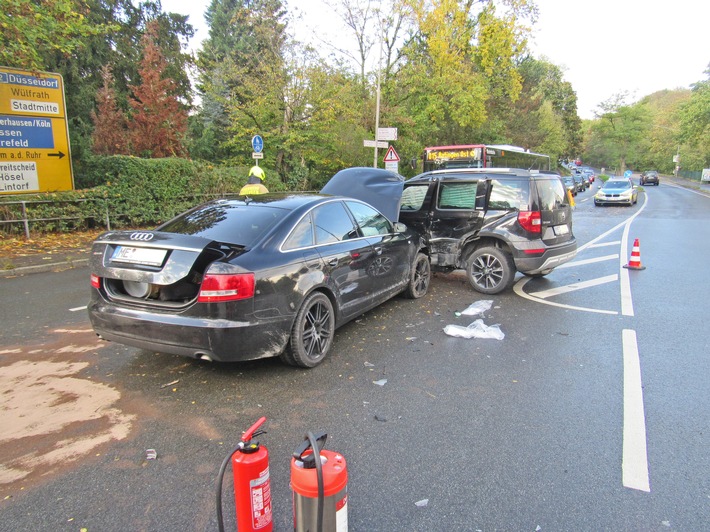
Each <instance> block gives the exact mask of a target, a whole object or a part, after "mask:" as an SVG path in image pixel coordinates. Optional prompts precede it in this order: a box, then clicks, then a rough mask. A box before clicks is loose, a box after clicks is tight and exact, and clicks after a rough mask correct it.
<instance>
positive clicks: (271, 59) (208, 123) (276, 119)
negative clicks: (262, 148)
mask: <svg viewBox="0 0 710 532" xmlns="http://www.w3.org/2000/svg"><path fill="white" fill-rule="evenodd" d="M284 16H285V10H284V8H283V6H282V4H281V2H280V0H253V1H246V0H212V3H211V4H210V7H209V8H208V10H207V13H206V15H205V19H206V20H207V22H208V24H209V25H210V32H209V37H208V38H207V40H206V41H205V43H204V46H203V49H202V50H201V51H200V52H199V54H198V69H199V80H200V83H199V86H198V88H199V90H200V92H201V93H202V102H203V108H202V112H201V113H200V116H201V118H202V120H203V124H204V125H203V127H202V128H201V130H202V131H203V132H204V133H205V134H209V135H211V136H212V137H213V138H215V139H216V140H217V142H218V146H219V148H218V149H219V151H218V155H220V156H221V157H223V158H224V159H230V160H237V159H239V160H248V158H249V157H250V156H251V148H250V143H249V139H250V138H251V137H252V136H253V135H255V134H257V133H258V134H260V135H262V136H264V138H265V139H268V140H267V142H269V144H268V145H269V146H270V147H276V146H280V144H279V142H278V141H279V135H280V134H282V133H283V128H284V127H285V123H284V120H285V119H286V115H285V99H284V98H285V90H286V85H287V83H288V76H287V72H286V70H285V52H284V50H285V46H286V39H287V35H286V24H285V23H284V22H283V18H284ZM266 157H267V161H268V159H269V158H271V157H273V162H274V164H276V163H277V162H278V161H283V160H284V157H283V154H282V153H278V152H276V153H275V151H266ZM265 162H266V161H265ZM278 164H279V166H280V163H278ZM282 170H283V168H279V173H281V171H282Z"/></svg>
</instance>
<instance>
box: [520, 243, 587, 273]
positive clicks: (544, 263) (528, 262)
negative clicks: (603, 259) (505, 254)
mask: <svg viewBox="0 0 710 532" xmlns="http://www.w3.org/2000/svg"><path fill="white" fill-rule="evenodd" d="M576 255H577V240H576V239H575V240H572V241H570V242H565V243H564V244H562V245H560V246H556V247H554V248H549V249H547V250H546V251H545V252H544V253H542V255H538V256H535V257H530V256H529V255H526V254H525V253H524V252H523V251H522V250H516V251H515V256H514V257H513V260H514V261H515V269H516V270H518V271H519V272H521V273H524V274H527V275H535V274H538V273H544V272H548V271H550V270H552V269H554V268H557V266H559V265H560V264H564V263H565V262H569V261H571V260H572V259H573V258H574V257H575V256H576Z"/></svg>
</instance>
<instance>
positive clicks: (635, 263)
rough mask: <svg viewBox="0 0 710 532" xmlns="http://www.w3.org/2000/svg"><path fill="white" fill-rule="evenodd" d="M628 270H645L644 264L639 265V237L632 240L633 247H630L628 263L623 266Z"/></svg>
mask: <svg viewBox="0 0 710 532" xmlns="http://www.w3.org/2000/svg"><path fill="white" fill-rule="evenodd" d="M624 268H628V269H629V270H645V269H646V266H642V265H641V245H640V244H639V239H638V238H637V239H636V240H634V247H633V248H632V249H631V258H630V259H629V263H628V264H626V265H625V266H624Z"/></svg>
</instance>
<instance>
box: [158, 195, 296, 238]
mask: <svg viewBox="0 0 710 532" xmlns="http://www.w3.org/2000/svg"><path fill="white" fill-rule="evenodd" d="M288 212H289V211H287V210H284V209H275V208H272V207H265V206H263V205H256V204H253V205H247V204H244V203H242V202H214V203H208V204H206V205H203V206H200V207H197V208H195V209H193V210H191V211H188V212H186V213H183V214H181V215H180V216H178V217H177V218H175V219H173V220H171V221H169V222H167V223H165V224H163V225H162V226H160V227H158V230H159V231H165V232H168V233H181V234H184V235H195V236H201V237H203V238H209V239H210V240H216V241H218V242H229V243H231V244H239V245H242V246H250V245H252V244H253V243H254V242H255V241H256V240H257V239H258V238H259V237H260V236H261V235H263V234H264V233H266V231H268V230H269V229H271V228H272V227H273V226H274V225H275V224H276V223H277V222H278V221H279V220H281V219H282V218H283V217H284V216H285V215H286V214H288Z"/></svg>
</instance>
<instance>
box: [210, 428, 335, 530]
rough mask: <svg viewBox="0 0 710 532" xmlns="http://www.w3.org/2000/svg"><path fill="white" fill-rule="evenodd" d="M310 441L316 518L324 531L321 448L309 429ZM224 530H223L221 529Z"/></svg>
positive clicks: (317, 523)
mask: <svg viewBox="0 0 710 532" xmlns="http://www.w3.org/2000/svg"><path fill="white" fill-rule="evenodd" d="M307 436H308V441H309V442H310V444H311V449H313V458H314V460H315V463H316V476H317V478H318V513H317V518H316V530H317V531H318V532H323V505H324V499H325V495H324V491H325V490H324V488H323V464H322V463H321V460H320V449H319V447H318V441H317V440H316V437H315V436H314V435H313V433H312V432H311V431H308V434H307ZM220 532H222V531H220Z"/></svg>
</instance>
